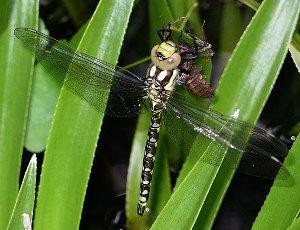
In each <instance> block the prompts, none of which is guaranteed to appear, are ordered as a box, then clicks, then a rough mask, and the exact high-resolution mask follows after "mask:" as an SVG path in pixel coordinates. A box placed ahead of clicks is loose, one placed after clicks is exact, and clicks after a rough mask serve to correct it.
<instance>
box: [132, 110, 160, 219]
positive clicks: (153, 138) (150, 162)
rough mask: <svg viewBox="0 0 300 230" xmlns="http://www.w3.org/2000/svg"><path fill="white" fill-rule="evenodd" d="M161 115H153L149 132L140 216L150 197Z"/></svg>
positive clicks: (142, 178)
mask: <svg viewBox="0 0 300 230" xmlns="http://www.w3.org/2000/svg"><path fill="white" fill-rule="evenodd" d="M160 114H161V112H160V111H159V112H154V113H153V115H152V117H151V124H150V127H149V130H148V138H147V142H146V146H145V152H144V159H143V169H142V175H141V184H140V198H139V202H138V205H137V213H138V215H140V216H142V215H143V214H144V211H145V208H146V205H147V201H148V199H149V195H150V184H151V180H152V172H153V168H154V161H155V154H156V149H157V142H158V138H159V132H160V125H161V120H160Z"/></svg>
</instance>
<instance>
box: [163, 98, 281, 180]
mask: <svg viewBox="0 0 300 230" xmlns="http://www.w3.org/2000/svg"><path fill="white" fill-rule="evenodd" d="M167 109H168V111H170V112H171V113H173V114H175V115H176V116H177V117H179V118H180V119H182V120H184V122H186V123H187V124H188V125H189V126H190V127H191V128H192V129H193V130H195V131H197V132H198V133H201V134H203V135H204V136H206V137H208V138H210V139H211V140H213V141H217V142H218V143H220V144H222V145H224V146H227V147H229V148H231V149H235V150H237V152H238V153H240V154H241V155H242V156H243V158H244V160H243V158H242V164H241V165H240V166H239V168H238V169H239V171H241V172H244V173H246V174H250V175H255V176H259V177H267V178H274V177H275V176H276V173H277V172H278V169H279V168H281V167H282V163H281V162H280V160H279V158H280V156H281V157H282V158H284V156H285V155H286V153H287V148H286V146H285V145H284V143H283V142H281V141H280V140H279V139H278V138H276V137H275V136H273V135H272V134H270V133H269V132H267V131H266V130H264V129H261V128H258V127H254V126H252V125H251V124H249V123H247V122H243V121H240V120H236V119H233V118H232V117H229V116H226V115H223V114H221V113H219V112H217V111H214V110H211V109H207V108H204V107H201V106H199V105H196V104H194V103H191V102H189V101H187V100H186V99H184V97H183V96H182V95H180V94H178V93H176V92H175V93H174V94H173V95H172V97H171V98H170V100H169V103H168V105H167ZM229 121H232V122H234V123H235V124H234V125H229V124H231V122H230V123H229V124H228V122H229ZM249 137H250V138H249ZM234 152H236V151H234ZM262 162H268V163H265V164H264V166H265V167H262V164H263V163H262ZM270 168H273V169H276V170H272V169H271V170H270ZM272 171H273V173H272ZM275 171H276V173H275ZM286 171H287V170H286Z"/></svg>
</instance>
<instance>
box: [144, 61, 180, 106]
mask: <svg viewBox="0 0 300 230" xmlns="http://www.w3.org/2000/svg"><path fill="white" fill-rule="evenodd" d="M178 73H179V72H178V70H177V69H172V70H162V69H160V68H159V67H157V66H155V65H152V66H150V68H149V71H148V74H147V78H146V85H147V93H148V97H149V98H150V99H151V101H152V104H153V108H162V109H164V108H165V105H166V103H167V101H168V99H169V97H170V95H171V93H172V91H173V90H174V87H175V85H176V78H177V76H178Z"/></svg>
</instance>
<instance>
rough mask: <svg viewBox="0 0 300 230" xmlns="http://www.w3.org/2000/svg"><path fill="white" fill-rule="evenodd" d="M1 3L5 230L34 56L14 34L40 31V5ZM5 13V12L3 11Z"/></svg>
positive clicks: (0, 213)
mask: <svg viewBox="0 0 300 230" xmlns="http://www.w3.org/2000/svg"><path fill="white" fill-rule="evenodd" d="M5 2H6V1H2V2H1V7H2V4H4V5H3V6H4V7H5V5H6V6H8V8H7V10H6V15H3V17H4V16H6V17H5V18H3V17H2V15H1V30H0V126H1V129H0V175H1V180H0V207H1V208H0V229H6V227H7V223H8V221H9V217H10V214H11V212H12V209H13V205H14V203H15V199H16V196H17V193H18V188H19V172H20V165H21V157H22V150H23V142H24V130H25V124H26V117H27V110H28V102H29V93H30V86H31V75H32V72H33V55H32V54H30V53H29V52H28V51H26V50H24V49H23V47H22V46H21V43H20V42H19V41H18V40H17V39H15V37H14V35H13V32H14V28H15V27H18V26H30V27H37V23H38V20H37V18H38V1H30V2H28V1H22V0H21V1H12V2H11V1H10V2H9V4H8V3H5ZM1 12H2V9H1Z"/></svg>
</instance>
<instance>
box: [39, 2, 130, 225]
mask: <svg viewBox="0 0 300 230" xmlns="http://www.w3.org/2000/svg"><path fill="white" fill-rule="evenodd" d="M132 5H133V1H130V0H127V1H123V0H117V1H101V2H100V3H99V5H98V7H97V9H96V11H95V13H94V15H93V17H92V19H91V20H90V22H89V24H88V26H87V29H86V31H85V33H84V35H83V37H82V40H81V42H80V44H79V47H78V49H79V50H80V51H83V52H86V53H88V54H90V55H93V56H97V57H98V58H100V59H102V60H105V61H107V62H110V63H112V64H114V63H116V62H117V59H118V55H119V53H120V48H121V45H122V41H123V37H124V34H125V31H126V27H127V23H128V20H129V15H130V13H131V10H132ZM112 28H113V29H112ZM107 96H108V95H106V93H103V108H105V104H106V101H105V100H106V99H107ZM102 118H103V114H100V113H99V112H98V111H96V110H95V109H94V108H92V107H91V106H90V105H89V104H87V103H86V102H85V101H83V100H81V98H79V97H78V96H77V95H75V94H73V93H72V92H70V91H69V90H68V89H67V88H65V87H63V89H62V91H61V94H60V97H59V101H58V105H57V109H56V113H55V116H54V121H53V124H52V128H51V131H50V137H49V140H48V145H47V150H46V155H45V159H44V164H43V171H42V177H41V183H40V187H39V193H38V202H37V208H36V218H35V229H37V230H38V229H49V228H51V229H77V228H78V226H79V221H80V214H81V210H82V206H83V201H84V196H85V192H86V187H87V182H88V179H89V174H90V170H91V166H92V161H93V156H94V151H95V147H96V144H97V139H98V134H99V131H100V127H101V124H102ZM99 205H101V204H99Z"/></svg>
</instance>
